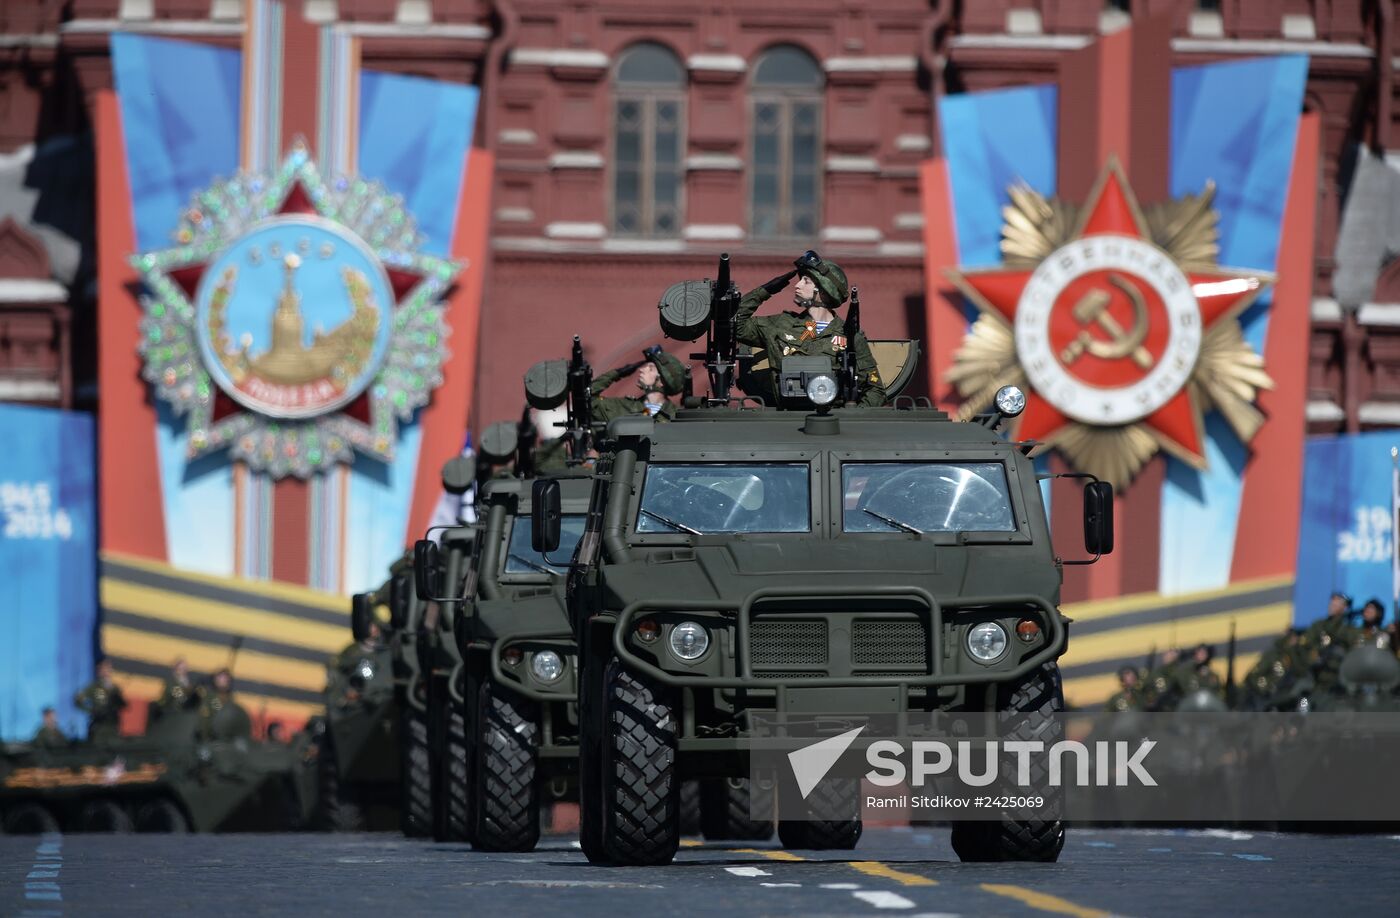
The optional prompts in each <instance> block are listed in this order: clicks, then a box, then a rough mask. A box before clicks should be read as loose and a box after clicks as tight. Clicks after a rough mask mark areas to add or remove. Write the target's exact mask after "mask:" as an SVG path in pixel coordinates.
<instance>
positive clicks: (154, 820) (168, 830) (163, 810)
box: [136, 797, 190, 835]
mask: <svg viewBox="0 0 1400 918" xmlns="http://www.w3.org/2000/svg"><path fill="white" fill-rule="evenodd" d="M189 830H190V822H189V820H188V819H186V818H185V814H184V811H182V810H181V809H180V807H179V806H177V805H176V803H175V801H174V800H167V799H165V798H163V797H162V798H161V799H159V800H152V801H151V802H150V803H148V804H146V805H145V806H143V807H141V809H140V810H138V811H137V813H136V831H138V832H157V833H160V834H163V835H184V834H185V833H187V832H189Z"/></svg>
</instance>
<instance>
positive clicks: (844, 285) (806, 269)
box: [793, 249, 851, 306]
mask: <svg viewBox="0 0 1400 918" xmlns="http://www.w3.org/2000/svg"><path fill="white" fill-rule="evenodd" d="M793 264H795V265H797V273H798V274H801V275H802V276H804V277H810V278H811V279H812V283H814V284H816V285H817V289H818V290H820V291H821V292H822V294H823V295H825V296H826V298H827V300H828V301H829V302H828V305H829V306H840V305H841V304H842V303H844V302H846V297H848V296H850V293H851V285H850V282H849V281H847V280H846V272H845V271H844V270H842V268H841V266H840V265H838V264H837V263H836V262H834V261H831V260H830V259H826V258H822V257H821V256H820V255H818V254H817V253H816V252H813V251H811V250H810V249H809V250H807V251H806V252H803V253H802V257H801V258H799V259H797V260H796V261H795V262H793Z"/></svg>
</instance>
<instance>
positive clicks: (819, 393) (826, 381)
mask: <svg viewBox="0 0 1400 918" xmlns="http://www.w3.org/2000/svg"><path fill="white" fill-rule="evenodd" d="M807 397H808V398H810V399H811V400H812V404H813V405H830V404H831V403H832V402H834V401H836V380H834V379H832V378H831V377H830V376H827V375H825V374H823V375H821V376H813V377H812V378H811V379H809V380H807Z"/></svg>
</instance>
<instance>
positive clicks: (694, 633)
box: [671, 622, 710, 660]
mask: <svg viewBox="0 0 1400 918" xmlns="http://www.w3.org/2000/svg"><path fill="white" fill-rule="evenodd" d="M709 649H710V635H709V633H708V632H707V631H706V630H705V629H704V628H702V627H700V626H699V625H697V624H695V622H681V623H680V624H679V625H677V626H676V627H674V628H672V629H671V653H673V654H675V655H676V656H678V657H680V658H681V659H682V660H698V659H700V658H701V657H703V656H704V655H705V651H706V650H709Z"/></svg>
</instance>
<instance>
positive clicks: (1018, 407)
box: [996, 386, 1026, 418]
mask: <svg viewBox="0 0 1400 918" xmlns="http://www.w3.org/2000/svg"><path fill="white" fill-rule="evenodd" d="M996 403H997V411H1000V412H1001V415H1002V417H1007V418H1014V417H1016V416H1017V415H1019V414H1020V413H1021V412H1022V411H1025V410H1026V393H1024V392H1022V391H1021V390H1020V389H1019V388H1018V387H1016V386H1002V387H1001V388H1000V389H998V390H997V395H996Z"/></svg>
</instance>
